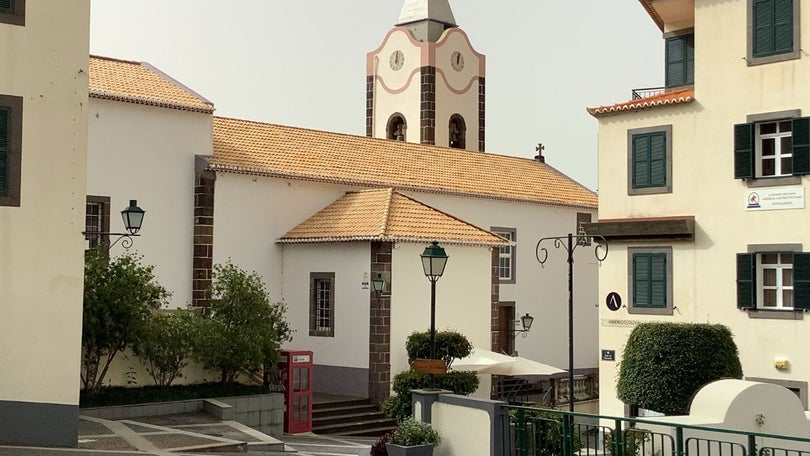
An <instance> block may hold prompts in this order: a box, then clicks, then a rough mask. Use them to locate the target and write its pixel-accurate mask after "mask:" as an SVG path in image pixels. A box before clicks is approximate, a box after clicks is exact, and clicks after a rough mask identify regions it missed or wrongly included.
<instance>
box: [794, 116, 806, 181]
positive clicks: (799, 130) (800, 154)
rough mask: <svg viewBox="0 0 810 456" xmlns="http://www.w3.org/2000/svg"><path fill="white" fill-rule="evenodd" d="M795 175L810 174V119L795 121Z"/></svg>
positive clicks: (796, 119)
mask: <svg viewBox="0 0 810 456" xmlns="http://www.w3.org/2000/svg"><path fill="white" fill-rule="evenodd" d="M792 130H793V133H792V135H793V174H810V117H797V118H795V119H793V127H792Z"/></svg>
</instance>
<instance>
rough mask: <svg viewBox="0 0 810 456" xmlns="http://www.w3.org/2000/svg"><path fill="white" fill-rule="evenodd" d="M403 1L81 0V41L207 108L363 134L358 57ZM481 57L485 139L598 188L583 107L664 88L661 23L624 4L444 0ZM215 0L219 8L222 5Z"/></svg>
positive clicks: (616, 0) (496, 149) (629, 0)
mask: <svg viewBox="0 0 810 456" xmlns="http://www.w3.org/2000/svg"><path fill="white" fill-rule="evenodd" d="M403 3H404V1H403V0H346V1H338V0H229V1H227V2H222V1H221V0H220V1H214V0H139V1H132V0H93V1H92V7H91V8H92V10H91V29H90V51H91V53H93V54H95V55H101V56H107V57H115V58H120V59H127V60H137V61H145V62H149V63H151V64H152V65H154V66H156V67H157V68H159V69H160V70H162V71H163V72H165V73H167V74H169V75H170V76H172V77H174V78H175V79H177V80H179V81H180V82H182V83H183V84H185V85H186V86H188V87H190V88H192V89H193V90H195V91H197V92H198V93H200V94H201V95H203V96H204V97H206V98H208V99H209V100H211V101H212V102H214V105H215V107H216V114H217V115H221V116H228V117H237V118H242V119H250V120H257V121H263V122H272V123H278V124H284V125H292V126H299V127H306V128H314V129H318V130H328V131H335V132H342V133H350V134H357V135H364V134H365V76H366V75H365V56H366V53H367V52H368V51H371V50H373V49H375V48H376V47H377V46H379V45H380V43H381V42H382V39H383V38H384V37H385V34H386V33H387V31H388V30H389V29H391V28H392V27H393V26H394V24H395V23H396V21H397V19H398V18H399V13H400V10H401V8H402V5H403ZM450 4H451V6H452V8H453V13H454V15H455V17H456V22H457V23H458V25H459V26H460V27H461V28H462V29H463V30H464V31H465V32H466V33H467V34H468V35H469V37H470V40H471V41H472V44H473V46H474V47H475V48H476V50H478V51H479V52H481V53H483V54H486V56H487V74H486V77H487V99H486V102H487V113H486V115H487V118H486V127H487V130H486V145H487V151H488V152H492V153H498V154H504V155H515V156H521V157H526V158H531V157H533V156H534V155H536V152H535V146H536V145H537V143H539V142H542V143H543V144H544V145H545V148H546V149H545V156H546V162H547V163H548V164H550V165H552V166H554V167H556V168H557V169H559V170H560V171H562V172H563V173H565V174H567V175H569V176H571V177H572V178H574V179H576V180H577V181H579V182H581V183H582V184H584V185H586V186H587V187H589V188H591V189H594V190H595V189H597V178H596V165H597V164H596V161H597V160H596V157H597V153H596V144H597V142H596V131H597V128H596V127H597V123H596V120H595V119H594V118H592V117H591V116H590V115H588V114H587V112H585V107H586V106H597V105H601V104H611V103H615V102H620V101H626V100H628V99H629V98H630V90H631V89H633V88H640V87H655V86H661V85H663V40H662V38H661V32H660V31H659V30H658V28H657V27H656V26H655V24H654V23H653V22H652V20H651V19H650V18H649V16H648V15H647V13H646V12H645V11H644V9H643V8H642V7H641V5H640V4H639V2H638V1H637V0H571V1H561V2H560V1H549V0H497V1H484V0H466V1H461V0H450ZM223 5H224V6H223Z"/></svg>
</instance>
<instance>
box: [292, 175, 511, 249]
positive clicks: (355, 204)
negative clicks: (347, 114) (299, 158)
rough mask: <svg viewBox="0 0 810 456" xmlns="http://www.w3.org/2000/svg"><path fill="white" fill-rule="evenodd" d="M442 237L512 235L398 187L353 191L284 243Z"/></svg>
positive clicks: (478, 241)
mask: <svg viewBox="0 0 810 456" xmlns="http://www.w3.org/2000/svg"><path fill="white" fill-rule="evenodd" d="M434 240H436V241H439V242H442V243H445V244H466V245H487V246H502V245H510V242H509V241H507V240H506V239H504V238H502V237H500V236H498V235H496V234H494V233H491V232H489V231H486V230H484V229H481V228H478V227H476V226H473V225H471V224H469V223H467V222H464V221H462V220H459V219H457V218H455V217H453V216H451V215H448V214H446V213H444V212H442V211H439V210H437V209H434V208H432V207H430V206H428V205H426V204H423V203H420V202H419V201H416V200H415V199H413V198H410V197H407V196H405V195H403V194H401V193H399V192H397V191H395V190H394V189H392V188H387V189H374V190H362V191H356V192H348V193H346V195H345V196H343V197H341V198H340V199H338V200H337V201H335V202H334V203H332V204H330V205H329V206H327V207H326V208H324V209H323V210H321V211H320V212H318V213H316V214H315V215H313V216H312V217H310V218H308V219H307V220H305V221H304V222H302V223H301V224H299V225H298V226H296V227H295V228H293V229H292V230H290V231H289V232H287V233H286V234H285V235H284V236H282V237H281V238H279V239H278V242H279V243H286V244H293V243H314V242H350V241H395V242H396V241H398V242H421V243H427V242H431V241H434Z"/></svg>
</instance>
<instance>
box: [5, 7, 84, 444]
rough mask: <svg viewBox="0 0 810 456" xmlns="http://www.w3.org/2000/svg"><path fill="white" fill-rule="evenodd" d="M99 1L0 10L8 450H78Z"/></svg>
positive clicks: (6, 427) (6, 433) (6, 424)
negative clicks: (92, 39) (92, 59)
mask: <svg viewBox="0 0 810 456" xmlns="http://www.w3.org/2000/svg"><path fill="white" fill-rule="evenodd" d="M89 21H90V2H89V0H79V1H75V2H54V1H37V0H29V1H27V2H26V1H23V0H10V1H9V0H7V1H5V2H0V43H3V44H2V46H0V68H2V69H1V70H0V364H2V366H3V374H2V375H0V423H2V425H0V442H2V443H13V444H27V445H40V446H42V445H51V446H67V447H69V446H76V445H77V443H78V442H77V439H78V415H79V363H80V359H81V329H82V280H83V276H84V274H83V271H84V249H83V246H82V244H83V241H82V234H81V232H82V230H83V229H82V228H83V226H84V225H83V220H84V192H85V176H86V172H87V170H86V155H87V114H88V113H87V84H88V60H87V54H88V46H89V44H88V43H89V30H90V24H89Z"/></svg>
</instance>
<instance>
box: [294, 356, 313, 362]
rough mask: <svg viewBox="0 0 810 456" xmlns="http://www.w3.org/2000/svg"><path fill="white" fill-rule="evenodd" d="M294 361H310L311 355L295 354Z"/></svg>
mask: <svg viewBox="0 0 810 456" xmlns="http://www.w3.org/2000/svg"><path fill="white" fill-rule="evenodd" d="M292 362H293V363H308V362H309V355H293V360H292Z"/></svg>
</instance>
